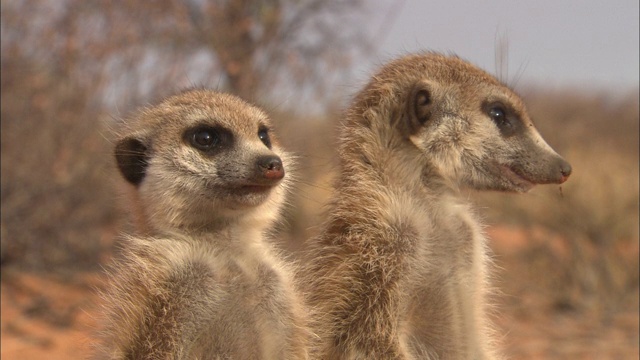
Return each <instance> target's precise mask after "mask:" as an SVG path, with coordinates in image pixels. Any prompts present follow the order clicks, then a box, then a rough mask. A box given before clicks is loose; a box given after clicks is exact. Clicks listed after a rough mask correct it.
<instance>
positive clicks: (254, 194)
mask: <svg viewBox="0 0 640 360" xmlns="http://www.w3.org/2000/svg"><path fill="white" fill-rule="evenodd" d="M115 157H116V162H117V165H118V168H119V170H120V172H121V174H122V176H123V177H124V178H125V179H126V180H127V182H128V183H130V185H131V187H132V188H133V189H134V193H135V195H136V198H135V201H136V202H137V203H138V204H137V207H138V208H139V211H140V212H141V213H140V214H139V216H138V217H139V219H141V222H142V223H143V226H142V229H143V234H142V235H140V236H129V237H126V238H125V239H124V244H123V245H122V250H123V251H122V252H123V253H122V258H121V259H119V260H118V261H116V262H115V264H114V265H113V271H112V272H111V282H112V288H111V289H110V290H109V291H108V292H107V293H106V295H105V299H106V302H107V312H106V321H107V323H106V326H105V329H104V331H103V335H104V343H103V345H102V346H101V348H102V349H101V352H102V353H103V355H104V356H105V357H107V358H109V359H169V358H171V359H306V358H307V356H308V355H307V339H308V330H307V328H306V320H305V317H306V314H305V312H304V309H303V307H302V302H301V300H300V299H299V297H298V295H297V293H296V291H295V289H294V285H293V279H292V276H291V269H289V266H288V265H287V264H285V263H284V262H283V261H282V260H281V259H280V257H279V256H278V254H277V253H276V251H275V250H274V249H272V248H271V246H270V245H269V244H268V243H267V242H266V241H265V239H264V235H263V234H264V232H265V231H266V230H267V229H268V228H269V227H270V225H272V223H273V222H274V221H276V220H277V219H278V217H279V212H280V208H281V205H282V203H283V201H284V197H285V193H286V191H287V180H286V177H285V168H284V166H285V165H284V164H285V163H287V162H288V155H287V154H286V153H285V152H284V151H283V150H282V149H281V148H280V147H279V146H278V143H277V142H276V140H275V139H274V138H273V136H272V134H271V123H270V120H269V118H268V116H267V115H266V114H265V113H264V112H263V111H261V110H260V109H258V108H257V107H255V106H252V105H249V104H247V103H246V102H244V101H242V100H241V99H239V98H237V97H235V96H232V95H228V94H223V93H217V92H214V91H209V90H203V89H194V90H188V91H184V92H182V93H179V94H177V95H174V96H171V97H168V98H166V99H165V100H163V101H162V102H160V103H159V104H157V105H155V106H152V107H148V108H146V109H143V110H141V111H139V112H138V113H137V114H136V115H135V116H133V117H132V118H130V119H128V120H127V121H126V122H125V123H124V124H123V129H122V130H121V131H119V132H118V139H117V142H116V146H115Z"/></svg>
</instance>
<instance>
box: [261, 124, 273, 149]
mask: <svg viewBox="0 0 640 360" xmlns="http://www.w3.org/2000/svg"><path fill="white" fill-rule="evenodd" d="M258 137H259V138H260V141H262V143H263V144H264V145H265V146H266V147H268V148H269V149H271V139H269V130H267V129H264V128H262V129H260V130H258Z"/></svg>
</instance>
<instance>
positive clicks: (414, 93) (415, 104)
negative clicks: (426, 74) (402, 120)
mask: <svg viewBox="0 0 640 360" xmlns="http://www.w3.org/2000/svg"><path fill="white" fill-rule="evenodd" d="M432 95H433V89H432V86H431V84H429V83H428V82H426V81H420V82H418V83H416V84H415V85H414V86H413V88H412V89H411V92H410V93H409V101H407V117H406V124H405V126H406V130H407V135H411V134H414V133H416V132H417V131H418V129H420V128H421V127H422V126H424V124H425V123H426V122H427V121H429V119H430V118H431V113H432V109H433V98H432Z"/></svg>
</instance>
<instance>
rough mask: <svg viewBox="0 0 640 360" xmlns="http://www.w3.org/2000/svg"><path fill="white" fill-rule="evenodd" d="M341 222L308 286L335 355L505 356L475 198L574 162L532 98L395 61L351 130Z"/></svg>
mask: <svg viewBox="0 0 640 360" xmlns="http://www.w3.org/2000/svg"><path fill="white" fill-rule="evenodd" d="M340 131H341V135H340V136H341V137H340V140H339V151H338V153H339V157H340V167H339V174H338V175H337V180H336V184H335V190H334V192H335V193H334V196H333V199H332V201H331V202H330V205H329V209H328V218H327V220H326V221H325V223H324V224H323V226H322V230H321V234H320V235H319V236H318V237H317V238H314V239H311V240H310V245H309V248H310V250H309V252H308V255H309V259H308V261H306V262H305V269H304V273H305V278H306V280H307V282H306V283H307V284H308V287H307V292H308V293H309V296H308V298H309V304H310V305H311V306H312V307H313V308H314V309H316V311H317V315H316V316H315V318H314V329H315V331H316V333H317V334H318V335H319V341H318V343H317V344H315V345H314V349H313V351H314V354H316V355H317V357H318V358H322V359H495V358H499V351H497V350H496V347H495V345H494V344H493V341H492V335H491V334H492V329H491V325H490V321H489V319H488V317H487V316H486V310H485V309H486V299H485V298H486V293H487V282H488V270H487V267H488V265H489V258H488V255H487V251H486V245H485V239H484V236H483V234H482V226H481V224H480V222H479V221H478V220H477V218H476V216H475V214H474V212H473V211H472V210H471V206H470V204H468V200H467V199H466V197H465V196H464V194H462V193H461V192H460V189H462V188H470V189H476V190H498V191H510V192H526V191H528V190H529V189H530V188H531V187H533V186H534V185H536V184H547V183H556V184H559V183H562V182H564V181H565V180H566V179H567V178H568V176H569V174H570V173H571V167H570V165H569V164H568V163H567V162H566V161H565V160H563V159H562V158H561V157H560V156H559V155H558V154H556V153H555V152H554V151H553V150H552V149H551V148H550V147H549V146H548V145H547V144H546V143H545V141H544V140H543V139H542V138H541V136H540V135H539V134H538V132H537V131H536V129H535V128H534V126H533V124H532V122H531V120H530V119H529V117H528V115H527V112H526V109H525V106H524V104H523V103H522V101H521V99H520V98H519V97H518V96H517V95H516V94H515V93H514V92H513V91H512V90H511V89H509V88H508V87H507V86H505V85H504V84H501V83H500V82H499V81H497V80H496V79H495V78H494V77H492V76H491V75H489V74H487V73H486V72H484V71H482V70H480V69H478V68H476V67H475V66H473V65H471V64H469V63H467V62H465V61H463V60H461V59H459V58H457V57H454V56H443V55H440V54H436V53H425V54H415V55H408V56H405V57H402V58H400V59H397V60H395V61H392V62H390V63H389V64H386V65H385V66H383V67H382V69H381V70H380V71H379V72H378V73H377V74H376V75H375V76H373V77H372V79H371V80H370V82H369V84H367V85H366V86H365V88H364V89H363V90H362V91H361V92H360V93H358V94H357V95H356V97H355V99H354V101H353V103H352V105H351V107H350V108H349V109H348V111H347V113H346V116H345V119H344V121H343V124H342V127H341V130H340Z"/></svg>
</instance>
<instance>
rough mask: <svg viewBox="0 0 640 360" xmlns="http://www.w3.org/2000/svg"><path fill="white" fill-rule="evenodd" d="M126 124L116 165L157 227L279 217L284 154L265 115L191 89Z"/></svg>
mask: <svg viewBox="0 0 640 360" xmlns="http://www.w3.org/2000/svg"><path fill="white" fill-rule="evenodd" d="M125 125H126V129H125V130H124V131H123V132H121V134H120V136H119V139H118V141H117V144H116V147H115V157H116V162H117V165H118V168H119V170H120V172H121V174H122V176H123V177H124V178H125V179H126V180H127V181H128V182H129V183H130V184H132V185H133V186H135V187H136V190H137V192H138V193H139V201H140V202H141V207H142V210H143V211H144V212H145V214H146V217H147V218H148V219H147V221H149V222H151V223H152V224H153V225H155V226H156V227H162V226H164V225H165V224H167V225H170V226H172V227H175V226H177V227H189V226H195V227H206V226H207V225H208V224H212V223H216V222H217V221H229V220H230V219H233V218H237V217H242V216H244V215H246V214H248V213H252V210H259V211H257V212H259V213H265V214H277V213H278V210H279V206H280V203H281V202H282V198H283V193H284V183H283V179H284V176H285V169H284V164H283V155H285V154H284V153H283V152H282V151H281V150H280V148H279V147H278V144H277V142H276V140H275V139H274V138H273V135H272V133H271V123H270V120H269V118H268V117H267V115H266V114H265V113H264V112H263V111H261V110H260V109H258V108H256V107H254V106H251V105H249V104H247V103H245V102H244V101H242V100H240V99H239V98H237V97H235V96H231V95H228V94H221V93H216V92H213V91H208V90H189V91H185V92H182V93H180V94H177V95H174V96H171V97H169V98H167V99H165V100H164V101H162V102H161V103H160V104H158V105H157V106H153V107H150V108H147V109H144V110H142V111H140V112H139V113H138V114H137V115H136V116H135V117H134V118H133V119H131V120H130V121H129V122H128V123H126V124H125ZM258 208H260V209H258ZM254 213H255V212H254ZM273 216H275V215H273Z"/></svg>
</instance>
